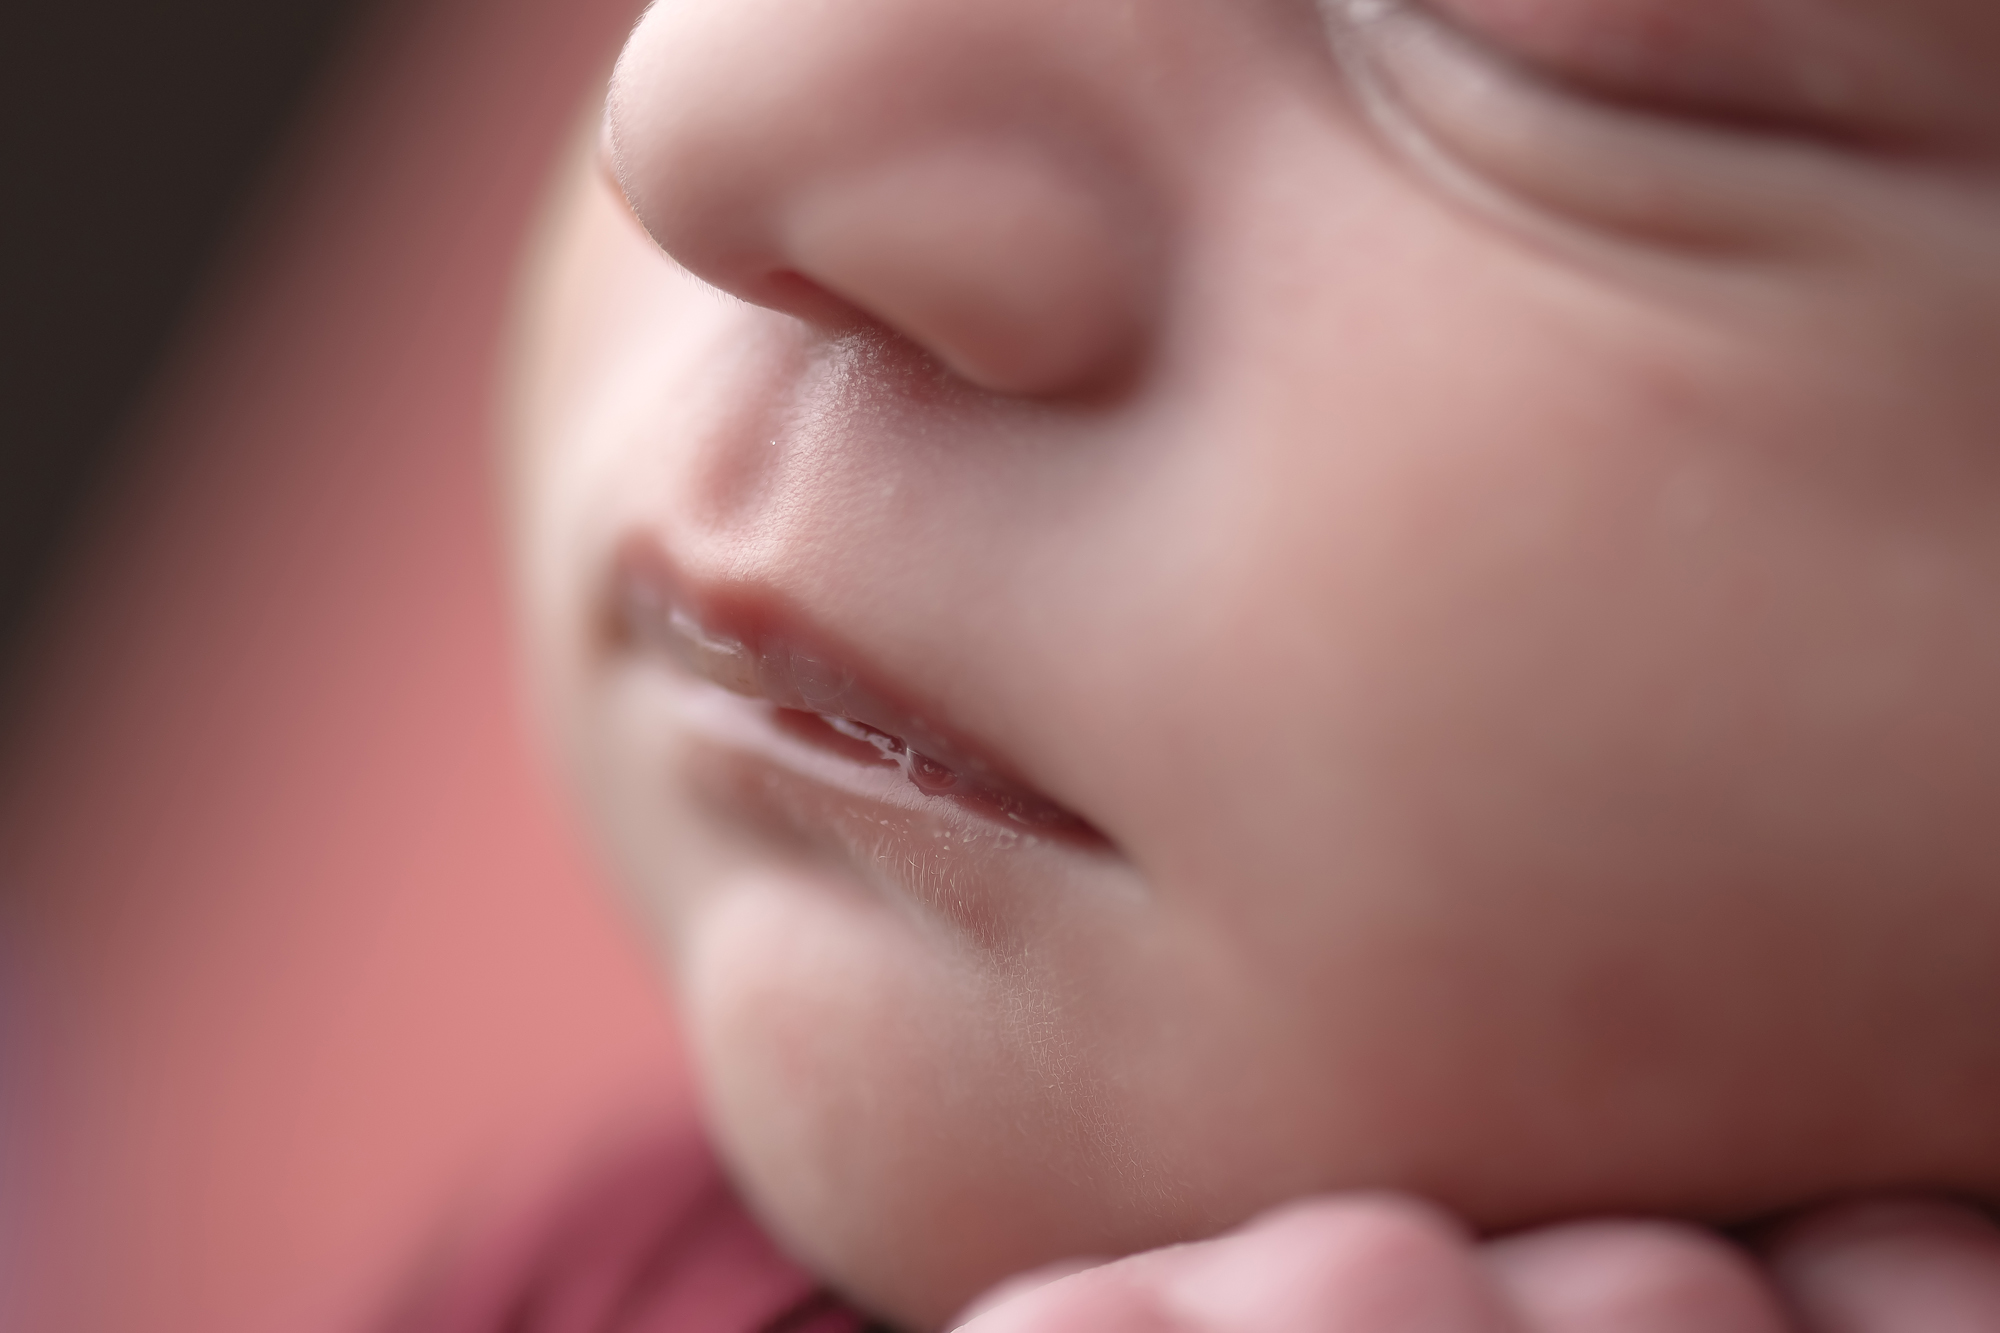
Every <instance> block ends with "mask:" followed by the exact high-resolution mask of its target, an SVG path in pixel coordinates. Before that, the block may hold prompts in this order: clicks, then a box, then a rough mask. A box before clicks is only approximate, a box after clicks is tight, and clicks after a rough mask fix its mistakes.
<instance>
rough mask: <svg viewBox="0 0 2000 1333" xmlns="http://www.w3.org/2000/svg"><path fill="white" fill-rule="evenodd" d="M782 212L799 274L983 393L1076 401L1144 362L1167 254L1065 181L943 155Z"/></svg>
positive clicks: (806, 197)
mask: <svg viewBox="0 0 2000 1333" xmlns="http://www.w3.org/2000/svg"><path fill="white" fill-rule="evenodd" d="M781 212H782V215H783V216H782V219H781V221H780V224H779V228H778V236H779V244H780V246H781V247H782V251H783V253H784V255H785V256H786V258H787V259H788V260H790V261H791V263H792V264H793V265H795V266H796V269H797V270H798V271H799V272H800V273H802V274H804V275H806V277H808V278H809V279H810V281H811V282H812V283H813V284H815V285H817V286H819V287H822V288H824V289H825V290H826V291H828V292H831V293H833V294H834V295H835V296H838V297H840V298H841V299H842V300H843V301H845V302H847V303H849V304H851V305H852V306H854V307H856V308H858V309H860V310H861V311H863V312H865V313H866V314H867V315H868V316H870V317H872V318H874V319H876V320H879V321H880V322H881V323H883V324H886V325H888V326H889V327H891V328H893V329H895V330H896V331H897V332H898V333H901V334H902V335H904V336H905V337H907V338H909V339H911V340H912V341H914V342H916V343H918V344H919V345H921V346H923V347H924V348H925V349H926V350H928V351H929V352H930V353H931V354H932V355H934V356H936V357H937V358H938V359H939V360H940V361H942V362H943V363H944V364H945V365H947V366H949V367H950V368H951V369H952V370H954V371H956V372H957V373H958V374H960V375H961V376H963V377H964V378H966V379H967V380H970V381H971V382H973V383H974V384H977V385H979V386H981V387H983V388H987V389H991V390H994V391H997V392H1001V393H1010V394H1052V393H1060V392H1065V391H1070V390H1075V389H1079V388H1082V387H1085V386H1087V385H1090V384H1093V383H1096V382H1099V381H1101V380H1103V379H1104V378H1107V377H1109V376H1111V375H1114V374H1116V373H1117V372H1118V371H1120V370H1121V369H1123V368H1125V367H1126V366H1128V365H1129V364H1130V363H1131V362H1132V360H1133V359H1134V358H1135V356H1136V355H1137V354H1138V353H1139V352H1140V351H1141V350H1142V344H1143V342H1144V339H1145V334H1146V329H1147V326H1148V324H1149V322H1150V314H1151V307H1152V305H1153V303H1154V294H1153V286H1154V284H1153V282H1152V280H1151V275H1150V272H1149V270H1150V268H1151V260H1152V246H1151V245H1150V244H1149V243H1148V241H1147V238H1146V233H1145V231H1144V229H1143V228H1142V227H1140V226H1136V225H1133V224H1132V223H1131V222H1129V221H1128V220H1127V219H1126V218H1124V217H1121V216H1120V213H1121V210H1120V209H1119V208H1118V207H1117V205H1116V201H1115V200H1112V199H1109V198H1106V197H1105V194H1104V192H1103V191H1102V190H1101V189H1099V188H1097V187H1096V186H1094V184H1093V183H1092V182H1089V181H1086V180H1081V179H1078V178H1076V177H1075V176H1073V175H1071V174H1070V173H1069V172H1068V171H1067V170H1066V169H1065V168H1064V167H1063V166H1061V165H1058V164H1055V163H1049V162H1044V161H1040V160H1037V159H1036V157H1035V156H1034V155H1032V154H1029V153H1024V152H1020V151H1018V150H1010V149H1007V148H992V147H988V146H987V145H983V144H978V145H970V146H963V147H959V148H955V149H952V150H950V151H938V150H933V151H931V152H929V153H927V154H924V155H922V156H918V157H915V158H904V159H902V160H899V161H895V162H892V163H889V164H886V165H884V166H881V167H879V168H876V169H873V170H869V171H858V172H851V173H847V174H844V175H843V176H841V177H839V178H835V179H831V180H823V181H820V182H817V183H815V184H814V185H813V186H812V187H809V188H806V189H803V190H801V191H800V192H798V193H797V194H796V195H794V196H793V197H792V198H791V199H790V200H788V201H787V202H786V205H785V206H784V207H783V208H782V210H781Z"/></svg>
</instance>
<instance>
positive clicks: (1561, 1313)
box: [1486, 1221, 1790, 1333]
mask: <svg viewBox="0 0 2000 1333" xmlns="http://www.w3.org/2000/svg"><path fill="white" fill-rule="evenodd" d="M1486 1257H1487V1262H1488V1263H1489V1264H1490V1265H1491V1267H1492V1269H1493V1272H1494V1274H1495V1276H1496V1277H1497V1278H1498V1279H1499V1281H1500V1285H1501V1287H1502V1288H1503V1289H1504V1290H1505V1291H1506V1293H1507V1295H1508V1298H1509V1299H1510V1300H1511V1301H1512V1302H1513V1305H1514V1309H1515V1311H1516V1313H1517V1314H1518V1316H1519V1317H1520V1322H1521V1325H1522V1327H1523V1329H1524V1330H1525V1333H1787V1330H1788V1329H1789V1328H1790V1325H1789V1324H1787V1323H1786V1321H1785V1316H1784V1313H1783V1311H1782V1308H1781V1306H1780V1304H1779V1302H1778V1300H1777V1298H1776V1296H1775V1295H1774V1294H1773V1293H1772V1292H1771V1291H1770V1289H1769V1288H1768V1287H1767V1286H1766V1285H1765V1283H1764V1282H1763V1280H1762V1279H1761V1278H1760V1277H1759V1275H1758V1273H1757V1270H1756V1268H1755V1266H1754V1265H1753V1264H1752V1263H1751V1262H1750V1261H1749V1259H1747V1258H1746V1257H1745V1256H1744V1255H1742V1254H1741V1253H1739V1252H1738V1251H1737V1250H1736V1249H1735V1247H1733V1246H1731V1245H1729V1244H1728V1243H1727V1242H1725V1241H1724V1240H1722V1239H1721V1238H1720V1237H1717V1236H1713V1235H1710V1234H1709V1233H1707V1232H1705V1231H1701V1230H1698V1229H1697V1228H1694V1227H1686V1226H1677V1225H1674V1224H1671V1223H1666V1222H1636V1221H1634V1222H1624V1221H1620V1222H1581V1223H1575V1224H1572V1225H1568V1226H1558V1227H1551V1228H1549V1229H1547V1230H1545V1231H1537V1232H1532V1233H1529V1234H1526V1235H1522V1236H1517V1237H1512V1238H1510V1239H1507V1240H1501V1241H1495V1242H1493V1243H1492V1244H1491V1245H1489V1246H1487V1249H1486Z"/></svg>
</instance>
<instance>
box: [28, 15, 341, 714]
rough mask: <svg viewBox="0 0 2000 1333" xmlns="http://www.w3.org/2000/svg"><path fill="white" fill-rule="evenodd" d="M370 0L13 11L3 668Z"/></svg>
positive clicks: (30, 621)
mask: <svg viewBox="0 0 2000 1333" xmlns="http://www.w3.org/2000/svg"><path fill="white" fill-rule="evenodd" d="M360 8H361V6H360V5H359V4H357V3H356V0H97V3H78V2H77V0H8V2H7V3H5V4H0V135H4V145H5V147H4V156H3V157H0V167H4V173H5V181H6V197H7V202H6V207H5V210H4V212H3V213H0V410H3V411H4V413H5V418H4V421H5V424H4V427H0V676H4V674H5V668H6V666H7V664H8V663H9V662H11V660H12V659H13V658H14V656H15V654H16V649H17V648H18V646H19V640H20V639H21V637H22V635H23V634H24V633H25V631H26V628H27V627H28V626H29V625H30V624H31V623H32V620H33V616H34V614H35V612H36V609H37V607H38V604H39V602H40V599H41V596H42V594H43V592H44V591H45V590H46V588H47V586H48V584H49V581H50V579H51V576H52V574H53V573H54V571H55V569H56V568H57V567H58V566H59V564H60V562H61V558H62V555H63V552H64V549H65V544H66V539H67V538H68V537H69V535H70V534H71V533H72V531H73V530H74V528H75V525H76V520H77V518H78V516H79V514H80V512H81V511H82V510H83V508H84V506H85V504H86V502H87V498H88V496H89V495H90V494H91V492H92V489H93V487H94V486H95V485H96V484H97V483H98V482H99V481H101V480H102V479H103V477H104V476H105V474H106V473H107V472H108V471H109V470H110V469H111V468H113V467H115V465H116V462H117V454H118V449H117V445H118V442H119V440H120V437H121V433H122V429H123V427H124V425H125V423H126V422H127V420H128V419H129V418H130V416H131V414H132V412H133V411H134V409H135V407H136V406H137V404H138V403H139V401H140V398H141V396H142V394H143V393H144V392H145V389H146V386H147V383H148V381H149V379H150V375H151V372H152V371H153V369H154V367H155V366H156V365H157V364H158V363H159V360H160V358H161V356H162V355H163V354H164V353H165V351H166V349H167V348H168V347H169V346H170V345H171V340H172V337H173V333H174V330H175V329H176V327H177V326H178V325H179V324H180V322H181V321H182V320H183V318H184V317H185V316H186V315H187V313H188V312H189V310H190V308H191V305H192V303H193V301H194V299H195V295H196V293H197V292H198V291H199V290H200V289H201V287H202V284H203V282H204V280H205V278H206V276H207V275H208V274H209V273H210V272H211V271H212V270H213V268H214V267H215V265H217V264H218V263H219V262H220V260H221V257H222V256H223V255H224V254H225V253H226V251H227V246H228V241H229V239H230V236H231V234H232V232H233V230H234V228H235V226H236V225H237V223H238V220H239V219H240V217H241V215H242V212H243V209H244V207H245V205H246V202H247V201H248V200H250V199H251V198H252V197H253V194H254V191H255V188H256V184H257V182H258V180H259V179H260V177H261V175H262V172H263V170H264V168H265V167H266V166H267V164H268V163H269V162H270V161H271V159H272V156H273V154H274V152H275V150H276V148H277V147H278V145H279V143H280V142H281V140H282V139H283V137H284V135H285V133H286V131H287V130H288V129H289V128H290V126H291V125H292V123H293V121H294V120H295V119H296V118H297V117H298V116H299V115H300V114H301V112H302V110H303V109H304V108H305V106H306V105H307V104H308V102H309V100H310V93H311V90H312V88H313V87H314V83H315V77H316V75H317V74H318V73H319V71H320V70H321V69H322V68H323V67H324V66H326V65H327V63H328V62H329V59H330V56H331V53H332V51H333V50H334V49H335V48H336V47H337V46H338V44H339V42H340V39H341V37H342V35H343V34H344V33H345V32H347V31H348V30H349V29H350V27H351V26H352V20H353V19H354V17H355V11H357V10H358V9H360Z"/></svg>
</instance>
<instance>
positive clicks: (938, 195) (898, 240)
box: [608, 0, 1178, 393]
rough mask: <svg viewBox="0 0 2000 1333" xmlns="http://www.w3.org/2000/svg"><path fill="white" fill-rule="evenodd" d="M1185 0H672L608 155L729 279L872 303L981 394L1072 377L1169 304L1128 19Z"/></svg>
mask: <svg viewBox="0 0 2000 1333" xmlns="http://www.w3.org/2000/svg"><path fill="white" fill-rule="evenodd" d="M1177 2H1178V0H1146V4H1145V5H1137V4H1134V3H1132V0H666V3H662V4H658V5H655V6H654V8H653V9H652V10H650V11H649V12H648V13H647V15H646V17H645V19H644V20H642V22H641V24H640V26H639V27H638V29H637V30H636V31H635V32H634V34H633V37H632V39H631V41H630V43H629V44H628V45H627V48H626V52H625V54H624V56H623V57H622V58H621V60H620V62H619V67H618V71H617V74H616V76H615V77H614V80H613V88H612V96H611V102H610V110H609V136H608V137H609V142H610V145H611V150H612V153H613V159H614V165H615V167H616V169H617V172H618V176H619V180H620V182H621V184H622V185H623V186H624V188H625V191H626V193H627V196H628V197H629V198H630V200H631V201H632V203H633V206H634V208H635V210H636V211H637V213H638V215H639V217H640V218H641V220H642V221H643V222H644V223H645V225H646V227H647V229H648V230H649V231H650V232H651V233H652V235H653V237H654V239H655V240H657V241H658V242H659V243H660V244H661V245H662V246H663V247H664V248H665V249H666V250H667V251H668V252H669V253H670V254H672V255H673V256H674V258H676V259H677V260H678V261H680V262H681V263H682V264H683V265H684V266H685V267H687V268H688V269H690V270H691V271H693V272H694V273H695V274H697V275H698V276H700V277H702V278H705V279H707V280H708V281H710V282H712V283H714V284H716V285H717V286H720V287H723V288H725V289H727V290H729V291H732V292H734V293H736V294H737V295H739V296H742V297H745V298H746V299H748V300H751V301H754V302H757V303H759V304H763V305H769V306H772V307H774V308H778V309H782V310H787V311H790V312H791V313H795V314H799V315H802V316H804V317H807V318H809V319H820V320H831V319H833V318H835V317H836V316H835V315H834V313H833V312H834V311H835V310H837V309H838V310H846V311H848V312H849V313H850V314H851V313H852V312H854V311H858V312H860V314H861V315H864V316H866V317H867V318H869V319H871V320H873V321H876V322H879V323H881V324H884V325H887V326H889V327H890V328H891V329H893V330H895V331H896V332H899V333H901V334H903V335H905V336H906V337H908V338H910V339H911V340H912V341H914V342H917V343H918V344H920V345H922V346H924V347H925V348H926V349H927V350H928V351H930V352H931V353H932V354H933V355H935V356H936V357H938V358H939V359H940V360H941V361H943V362H944V363H945V364H946V365H948V366H950V367H951V368H952V369H954V370H956V371H958V372H959V373H960V374H962V375H964V376H965V377H966V378H968V379H970V380H972V381H973V382H975V383H977V384H980V385H982V386H984V387H987V388H991V389H995V390H999V391H1003V392H1010V393H1047V392H1058V391H1062V390H1064V389H1067V388H1073V387H1076V386H1078V385H1080V384H1083V383H1085V382H1088V381H1090V380H1092V379H1094V378H1097V377H1101V376H1103V375H1105V374H1107V373H1112V372H1113V371H1114V370H1115V369H1116V368H1117V367H1120V366H1123V365H1126V364H1129V362H1130V361H1131V359H1132V357H1133V356H1134V355H1136V354H1137V352H1138V350H1139V349H1140V348H1141V347H1142V345H1143V343H1144V341H1145V336H1146V329H1147V326H1148V324H1149V322H1150V321H1151V320H1152V319H1153V318H1155V317H1156V316H1157V314H1158V298H1159V290H1160V264H1161V262H1162V259H1163V254H1162V238H1163V235H1164V232H1165V222H1166V214H1167V209H1166V201H1165V199H1164V198H1163V197H1162V196H1163V191H1162V190H1161V189H1159V188H1156V182H1154V181H1153V180H1151V179H1150V178H1149V174H1148V169H1147V166H1146V161H1147V157H1146V145H1145V144H1144V142H1143V140H1144V138H1145V136H1146V135H1147V134H1148V133H1149V132H1152V131H1151V130H1150V129H1149V127H1148V126H1147V123H1146V117H1147V112H1146V109H1145V108H1144V107H1143V106H1142V105H1140V104H1139V102H1138V101H1135V99H1134V97H1133V96H1132V93H1133V91H1134V90H1135V89H1137V90H1142V91H1153V90H1157V87H1158V82H1159V80H1158V78H1157V77H1156V74H1157V70H1156V69H1155V70H1147V69H1142V68H1141V67H1142V66H1144V65H1146V64H1147V62H1148V61H1149V60H1151V61H1152V62H1153V64H1155V65H1157V63H1158V62H1157V51H1152V52H1149V50H1148V42H1147V41H1146V40H1145V32H1146V29H1147V25H1146V24H1144V23H1135V22H1134V21H1133V15H1134V13H1135V12H1137V11H1139V10H1142V9H1144V8H1147V7H1149V6H1166V5H1171V4H1174V3H1177ZM1140 75H1143V76H1144V77H1135V76H1140Z"/></svg>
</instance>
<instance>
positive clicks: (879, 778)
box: [647, 668, 1122, 948]
mask: <svg viewBox="0 0 2000 1333" xmlns="http://www.w3.org/2000/svg"><path fill="white" fill-rule="evenodd" d="M647 674H648V675H649V676H651V677H653V682H652V683H653V685H654V686H655V687H657V688H659V689H662V690H665V691H667V692H668V693H669V694H670V696H671V707H672V713H673V725H674V727H675V729H676V730H677V731H678V732H679V733H680V735H681V739H682V741H683V742H684V749H683V751H682V752H683V755H684V759H683V763H684V764H685V772H684V773H683V774H681V775H680V776H681V778H682V780H683V785H684V787H685V789H686V790H687V792H688V793H689V795H690V797H691V798H692V799H693V801H694V802H695V803H696V804H697V805H698V806H699V807H700V808H702V809H703V810H704V812H705V813H706V814H707V815H708V816H709V817H710V818H713V819H715V820H717V821H719V822H721V823H723V824H727V825H733V826H735V827H738V828H747V829H748V830H749V831H751V832H752V833H753V834H754V835H755V836H757V837H758V838H759V839H760V840H762V841H764V842H766V843H768V844H770V845H772V846H774V847H777V848H781V849H784V850H785V851H788V852H790V853H793V854H800V855H803V856H804V857H806V858H807V859H809V860H811V861H814V862H817V863H819V864H820V865H822V866H830V867H832V868H835V869H836V870H839V871H844V872H847V875H848V876H851V877H852V878H854V879H857V880H859V881H860V882H861V883H862V884H863V885H864V886H866V888H868V889H869V890H870V891H872V892H874V893H877V894H880V895H882V896H885V897H887V898H890V899H892V900H898V901H903V902H907V903H910V904H913V905H915V906H917V907H918V908H920V909H921V910H922V911H923V912H924V914H925V915H926V916H930V917H933V918H936V919H940V920H942V921H944V922H946V923H948V924H949V925H951V926H952V927H954V928H955V930H956V931H958V932H960V933H962V934H963V935H965V936H966V937H968V938H969V939H971V940H973V941H975V942H976V943H978V944H980V945H982V946H985V947H996V948H997V947H1003V946H1004V945H1005V944H1006V943H1007V942H1008V941H1009V939H1010V938H1013V937H1015V936H1017V935H1018V933H1019V930H1020V928H1021V927H1022V925H1023V924H1024V919H1025V917H1026V916H1027V915H1029V914H1031V913H1032V910H1033V908H1034V907H1035V906H1036V905H1037V904H1038V903H1041V902H1046V901H1048V900H1050V898H1051V895H1057V896H1059V895H1061V894H1063V893H1065V892H1068V891H1070V890H1071V889H1072V888H1073V887H1074V884H1075V881H1076V880H1077V878H1078V877H1079V876H1096V875H1101V874H1102V873H1103V871H1104V870H1105V869H1107V868H1109V867H1110V866H1112V865H1113V864H1121V863H1122V862H1120V858H1117V857H1116V856H1115V854H1113V853H1112V852H1110V850H1109V848H1108V847H1107V846H1106V845H1105V844H1104V843H1103V841H1102V839H1100V838H1098V837H1096V836H1095V835H1094V834H1090V833H1089V832H1088V831H1087V830H1085V831H1083V832H1081V833H1079V832H1076V831H1074V830H1050V829H1047V828H1040V827H1033V826H1027V825H1023V824H1020V823H1016V822H1014V821H1010V820H1008V819H1007V818H1006V817H1005V814H1004V812H996V811H995V810H994V809H992V808H990V807H987V808H982V806H981V805H980V804H979V803H978V802H975V801H968V800H966V799H963V798H962V797H959V796H953V795H940V794H935V793H932V792H927V791H925V790H924V789H923V788H922V786H921V785H920V783H918V782H916V781H913V780H912V779H911V777H909V776H906V773H905V769H904V767H903V766H900V765H898V764H896V763H893V762H887V761H885V760H884V758H883V757H882V754H881V751H880V750H879V749H878V748H877V747H876V746H874V745H871V744H869V743H868V742H867V741H865V740H859V739H856V738H855V737H853V736H848V735H842V734H841V733H840V732H839V731H837V730H835V729H834V728H833V727H832V726H830V725H829V724H828V722H827V721H825V720H823V719H821V718H819V717H818V716H816V715H814V714H809V713H798V712H795V711H793V710H789V709H780V708H777V707H775V706H774V705H772V704H770V703H767V702H765V701H763V700H760V699H753V698H747V697H745V696H742V695H736V694H732V693H730V692H728V691H726V690H724V689H722V688H721V687H719V686H715V685H711V684H709V683H707V682H705V681H696V680H692V679H689V678H686V677H684V676H681V675H680V674H679V673H678V672H675V671H672V670H671V669H660V668H651V669H648V670H647Z"/></svg>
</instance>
